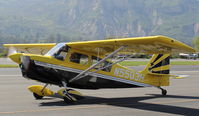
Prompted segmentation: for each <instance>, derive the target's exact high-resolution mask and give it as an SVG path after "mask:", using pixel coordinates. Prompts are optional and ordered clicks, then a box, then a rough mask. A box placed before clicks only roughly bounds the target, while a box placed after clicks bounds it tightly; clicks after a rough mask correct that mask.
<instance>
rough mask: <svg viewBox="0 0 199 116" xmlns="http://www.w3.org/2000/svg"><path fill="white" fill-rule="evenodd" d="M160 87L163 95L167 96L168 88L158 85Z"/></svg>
mask: <svg viewBox="0 0 199 116" xmlns="http://www.w3.org/2000/svg"><path fill="white" fill-rule="evenodd" d="M157 88H158V89H160V90H161V91H162V95H163V96H165V95H167V90H166V89H163V88H161V87H157Z"/></svg>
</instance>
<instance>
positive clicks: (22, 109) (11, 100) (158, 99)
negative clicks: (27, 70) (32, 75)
mask: <svg viewBox="0 0 199 116" xmlns="http://www.w3.org/2000/svg"><path fill="white" fill-rule="evenodd" d="M141 68H143V66H139V67H138V68H137V69H141ZM172 69H173V71H172V72H171V73H172V74H178V75H185V76H186V78H184V79H171V86H169V87H164V88H165V89H167V91H168V95H167V96H164V97H163V96H161V95H160V94H161V91H160V90H159V89H157V88H153V87H149V88H131V89H100V90H78V91H80V92H81V93H83V94H84V95H85V96H86V99H84V100H81V101H79V102H77V103H75V104H66V103H65V102H63V100H62V99H60V98H51V97H45V98H44V99H43V100H35V99H34V98H33V96H32V93H30V92H29V91H28V90H27V87H28V86H30V85H34V84H41V83H39V82H36V81H33V80H27V79H25V78H23V77H22V76H21V72H20V70H19V69H18V68H0V116H44V115H47V116H54V115H56V116H133V115H134V116H145V115H147V116H154V115H156V116H157V115H161V116H169V115H172V116H173V115H186V116H194V115H195V116H198V115H199V90H198V89H199V66H173V67H172ZM42 85H43V84H42ZM49 88H50V89H52V90H58V89H59V87H55V86H49Z"/></svg>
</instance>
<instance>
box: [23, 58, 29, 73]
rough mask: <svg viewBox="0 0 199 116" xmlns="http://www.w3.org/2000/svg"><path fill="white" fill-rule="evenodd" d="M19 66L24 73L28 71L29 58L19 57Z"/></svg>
mask: <svg viewBox="0 0 199 116" xmlns="http://www.w3.org/2000/svg"><path fill="white" fill-rule="evenodd" d="M21 65H22V67H23V69H24V70H25V71H28V69H29V66H30V57H29V56H21Z"/></svg>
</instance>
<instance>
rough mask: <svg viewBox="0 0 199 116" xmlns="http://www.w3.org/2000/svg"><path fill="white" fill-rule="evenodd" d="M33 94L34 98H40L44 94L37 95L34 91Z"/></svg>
mask: <svg viewBox="0 0 199 116" xmlns="http://www.w3.org/2000/svg"><path fill="white" fill-rule="evenodd" d="M33 96H34V98H35V99H37V100H38V99H42V98H43V97H44V96H40V95H38V94H36V93H33Z"/></svg>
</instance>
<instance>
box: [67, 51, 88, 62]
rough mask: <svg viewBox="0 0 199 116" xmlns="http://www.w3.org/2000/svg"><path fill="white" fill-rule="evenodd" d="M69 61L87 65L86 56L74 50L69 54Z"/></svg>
mask: <svg viewBox="0 0 199 116" xmlns="http://www.w3.org/2000/svg"><path fill="white" fill-rule="evenodd" d="M70 61H71V62H74V63H78V64H82V65H88V56H87V55H84V54H80V53H76V52H74V53H72V54H71V56H70Z"/></svg>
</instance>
